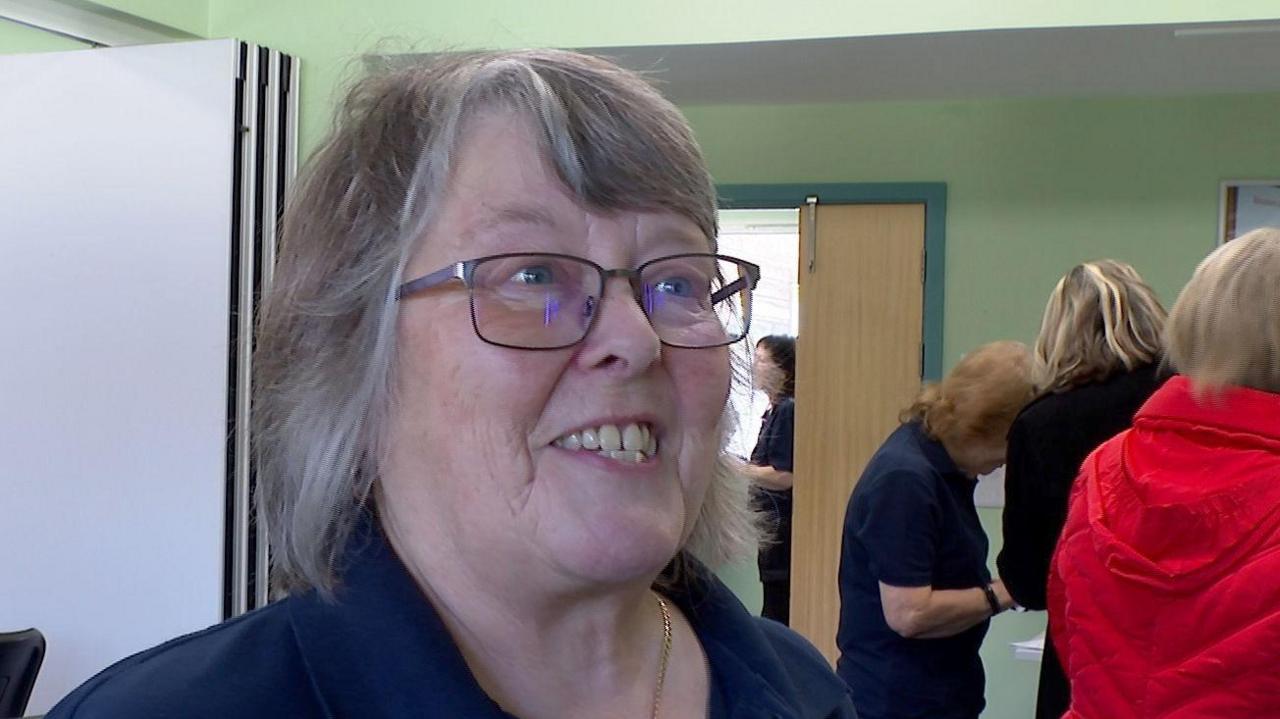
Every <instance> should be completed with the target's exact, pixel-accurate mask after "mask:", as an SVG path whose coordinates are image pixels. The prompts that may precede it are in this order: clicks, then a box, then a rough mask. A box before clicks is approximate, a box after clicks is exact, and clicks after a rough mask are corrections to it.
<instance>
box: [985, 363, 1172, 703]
mask: <svg viewBox="0 0 1280 719" xmlns="http://www.w3.org/2000/svg"><path fill="white" fill-rule="evenodd" d="M1161 380H1162V376H1161V375H1160V374H1159V373H1158V371H1157V369H1156V366H1155V365H1148V366H1145V367H1140V368H1138V369H1136V370H1134V371H1133V372H1125V373H1121V374H1118V375H1113V376H1112V377H1110V378H1109V379H1107V380H1105V381H1103V382H1096V383H1092V384H1086V385H1082V386H1080V387H1076V388H1073V389H1070V390H1067V391H1066V392H1061V393H1058V394H1050V395H1046V396H1044V397H1041V398H1039V399H1037V400H1036V401H1034V402H1032V403H1031V404H1029V405H1027V407H1026V408H1025V409H1024V410H1023V411H1022V412H1021V414H1019V415H1018V417H1017V419H1015V420H1014V422H1013V427H1012V428H1011V429H1010V431H1009V455H1008V464H1007V465H1006V467H1005V475H1004V481H1005V507H1004V547H1003V548H1002V549H1001V550H1000V555H999V557H997V559H996V565H997V567H999V570H1000V578H1001V579H1002V580H1004V583H1005V587H1006V588H1007V589H1008V590H1009V593H1010V594H1011V595H1013V598H1014V600H1015V601H1016V602H1017V603H1018V604H1020V605H1021V606H1024V607H1026V608H1028V609H1041V610H1042V609H1044V608H1045V587H1046V586H1047V584H1048V581H1049V560H1050V558H1051V557H1052V556H1053V549H1054V546H1055V545H1056V544H1057V542H1058V535H1059V534H1061V532H1062V525H1063V522H1065V521H1066V518H1067V497H1068V496H1069V495H1070V493H1071V485H1072V483H1073V482H1074V481H1075V478H1076V474H1077V473H1078V472H1079V470H1080V465H1081V463H1083V462H1084V458H1085V457H1087V456H1088V455H1089V453H1090V452H1092V451H1093V450H1095V449H1097V447H1098V445H1100V444H1102V443H1103V442H1105V441H1106V440H1108V439H1110V438H1111V437H1113V436H1115V435H1116V434H1117V433H1119V432H1121V431H1122V430H1124V429H1126V428H1128V427H1129V425H1130V423H1131V422H1132V421H1133V416H1134V414H1135V413H1136V412H1137V411H1138V408H1139V407H1141V406H1142V403H1143V402H1145V401H1146V400H1147V398H1148V397H1150V396H1151V393H1152V392H1154V391H1155V390H1156V388H1157V387H1159V386H1160V382H1161ZM1070 698H1071V695H1070V688H1069V687H1068V686H1067V679H1066V676H1065V675H1064V674H1063V673H1062V667H1061V665H1060V664H1059V663H1058V655H1057V652H1055V651H1054V647H1053V644H1052V642H1051V641H1046V642H1045V648H1044V658H1043V659H1042V660H1041V662H1040V693H1039V699H1038V701H1037V704H1036V719H1058V718H1059V717H1061V716H1062V713H1063V712H1065V711H1066V710H1067V705H1068V703H1069V702H1070Z"/></svg>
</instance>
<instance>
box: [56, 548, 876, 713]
mask: <svg viewBox="0 0 1280 719" xmlns="http://www.w3.org/2000/svg"><path fill="white" fill-rule="evenodd" d="M363 526H364V527H365V529H364V530H362V531H361V532H359V533H358V536H360V537H361V538H360V539H355V540H353V542H352V546H357V545H358V546H359V548H358V549H356V550H354V551H351V552H349V554H348V556H349V558H350V561H349V564H348V566H347V569H346V571H345V572H344V574H343V585H342V587H341V588H340V589H339V591H338V592H337V595H336V602H326V601H324V600H322V599H321V598H319V597H318V596H317V595H315V594H314V593H307V594H302V595H297V596H293V597H290V598H288V599H284V600H281V601H278V602H276V603H274V604H271V605H269V606H266V607H264V608H262V609H259V610H257V611H254V612H251V613H249V614H246V615H244V616H242V617H238V618H236V619H232V620H230V621H227V622H224V623H222V624H219V625H216V626H214V627H211V628H209V629H206V630H204V631H202V632H197V633H195V634H191V635H188V636H185V637H181V638H179V639H175V640H173V641H170V642H168V643H166V644H163V645H161V646H159V647H156V648H154V649H151V650H149V651H145V652H142V653H140V654H137V655H134V656H132V657H130V658H128V659H125V660H124V661H122V662H120V663H118V664H116V665H115V666H113V667H110V668H108V669H106V670H105V671H103V672H102V673H100V674H98V675H97V676H96V677H94V678H93V679H91V680H89V681H88V682H86V683H85V684H84V685H83V686H81V687H80V688H79V689H77V690H76V691H75V692H73V693H72V694H71V695H69V696H68V697H67V698H66V699H64V700H63V701H62V702H61V703H59V704H58V705H57V706H56V707H54V708H53V710H52V711H51V712H50V713H49V714H48V718H47V719H71V718H73V717H74V718H75V719H116V718H119V719H161V718H166V719H167V718H170V717H171V718H173V719H228V718H229V717H235V719H258V718H261V719H268V718H270V719H280V718H281V717H288V718H289V719H309V718H311V717H316V718H320V717H324V718H325V719H337V718H341V719H366V718H367V719H383V718H385V719H392V718H394V719H403V718H404V717H465V718H466V719H483V718H484V717H504V718H505V717H509V716H510V715H508V714H506V713H504V712H503V711H502V710H501V708H499V707H498V705H497V704H495V703H494V702H493V701H492V700H491V699H490V698H489V697H488V696H487V695H486V694H485V693H484V691H483V690H482V689H481V688H480V686H479V684H478V683H477V682H476V679H475V677H474V676H472V674H471V672H470V671H469V670H468V668H467V665H466V662H465V661H464V660H463V658H462V655H461V653H460V652H459V650H458V648H457V646H456V645H455V644H454V643H453V640H452V638H451V637H450V635H449V633H448V631H447V630H446V629H445V626H444V624H443V623H442V622H441V620H440V617H439V615H438V614H437V613H436V612H435V610H434V609H433V608H432V606H431V604H430V603H429V602H427V601H426V600H425V599H424V598H423V596H422V593H421V592H420V590H419V589H418V586H417V585H416V584H415V583H414V580H413V579H412V578H411V577H410V575H409V573H408V571H407V570H406V569H405V567H404V565H403V564H402V563H401V562H400V560H399V559H398V557H397V556H396V555H395V553H394V552H393V551H392V550H391V549H390V548H389V547H388V546H387V545H386V543H385V542H384V541H383V540H382V537H381V534H380V533H379V532H378V531H376V530H373V529H370V525H369V524H366V525H363ZM682 586H683V587H684V588H683V589H681V590H679V591H672V592H669V593H668V596H669V597H670V599H671V600H672V601H673V602H674V603H675V604H676V605H677V606H679V607H680V608H681V610H682V611H683V612H684V613H685V615H686V616H687V617H688V618H689V621H690V622H691V624H692V625H693V628H694V630H695V631H696V632H697V634H698V638H699V640H700V641H701V643H702V646H703V649H704V651H705V652H706V655H707V658H708V660H709V662H710V665H711V670H712V676H711V684H712V702H711V703H712V707H713V710H712V712H711V716H713V717H715V718H716V719H719V718H720V717H726V718H728V717H735V718H737V717H742V718H744V719H745V718H756V717H759V718H761V719H763V718H765V717H769V718H771V719H772V718H774V717H796V718H800V717H804V718H806V719H809V718H811V719H847V718H849V717H855V715H854V712H853V708H852V705H851V704H850V701H849V697H848V695H847V692H846V689H845V687H844V685H843V683H842V682H841V681H840V680H839V679H838V678H837V677H836V676H835V674H833V673H832V671H831V669H830V668H829V667H828V665H827V663H826V661H825V660H824V659H823V658H822V656H821V655H820V654H819V653H818V652H817V650H815V649H814V648H813V647H812V646H811V645H810V644H809V643H808V642H806V641H805V640H804V639H801V638H800V636H799V635H797V634H795V633H793V632H791V631H790V630H788V629H786V628H785V627H782V626H780V625H778V624H776V623H774V622H770V621H767V620H761V619H758V618H755V617H752V616H751V615H750V614H749V613H748V612H747V611H746V609H745V608H743V606H742V604H741V603H740V602H739V601H738V600H737V598H736V597H734V595H733V593H732V592H730V591H729V590H728V589H727V588H726V587H725V586H724V585H722V584H720V583H719V582H718V581H717V580H716V579H715V578H714V577H713V576H711V575H710V574H705V575H702V576H700V578H697V579H690V580H689V581H687V582H685V583H684V584H683V585H682ZM548 660H549V661H554V658H548Z"/></svg>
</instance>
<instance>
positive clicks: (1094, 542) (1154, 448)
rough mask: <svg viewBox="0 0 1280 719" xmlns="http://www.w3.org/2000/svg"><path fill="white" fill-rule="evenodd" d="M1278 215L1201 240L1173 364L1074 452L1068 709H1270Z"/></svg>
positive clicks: (1277, 627)
mask: <svg viewBox="0 0 1280 719" xmlns="http://www.w3.org/2000/svg"><path fill="white" fill-rule="evenodd" d="M1277 278H1280V230H1276V229H1267V230H1257V231H1254V232H1251V233H1249V234H1247V235H1244V236H1242V237H1240V238H1239V239H1235V240H1232V241H1230V242H1228V243H1226V244H1225V245H1223V246H1222V247H1220V248H1218V249H1217V250H1216V251H1215V252H1213V253H1212V254H1210V255H1209V257H1208V258H1207V259H1205V261H1204V262H1202V263H1201V264H1200V267H1199V268H1198V269H1197V270H1196V272H1195V275H1194V276H1193V277H1192V278H1191V281H1190V283H1188V284H1187V286H1186V288H1184V289H1183V290H1182V294H1181V295H1180V296H1179V297H1178V301H1177V302H1176V303H1174V306H1173V310H1172V311H1170V313H1169V319H1168V322H1167V324H1166V325H1165V341H1166V344H1167V347H1168V359H1169V361H1170V362H1171V363H1172V365H1173V368H1174V369H1175V370H1177V372H1178V373H1179V374H1178V375H1177V376H1174V377H1173V378H1172V379H1170V380H1169V381H1168V382H1166V383H1165V384H1164V385H1163V386H1162V387H1161V388H1160V389H1158V390H1156V392H1155V394H1153V395H1152V396H1151V398H1150V399H1149V400H1148V401H1147V402H1146V404H1144V405H1143V406H1142V409H1141V410H1139V412H1138V415H1137V417H1136V418H1135V419H1134V422H1133V428H1132V429H1130V430H1128V431H1126V432H1124V433H1122V434H1120V435H1118V436H1116V437H1115V438H1113V439H1111V440H1110V441H1108V442H1107V443H1106V444H1104V445H1102V446H1101V447H1099V448H1098V450H1097V451H1095V452H1094V453H1093V454H1092V455H1090V456H1089V458H1088V459H1087V460H1086V461H1085V463H1084V467H1083V468H1082V470H1081V472H1080V476H1079V478H1078V479H1076V483H1075V487H1074V489H1073V490H1072V494H1071V504H1070V509H1069V510H1068V513H1067V522H1066V526H1065V527H1064V528H1063V531H1062V538H1061V540H1060V541H1059V543H1058V549H1057V552H1056V553H1055V555H1054V558H1053V564H1052V567H1051V571H1050V575H1049V617H1050V628H1051V630H1052V631H1053V638H1054V643H1055V644H1056V645H1057V647H1058V653H1059V656H1060V657H1061V659H1062V666H1063V668H1064V669H1066V672H1067V677H1068V678H1069V679H1070V681H1071V708H1070V710H1069V711H1068V712H1067V713H1066V714H1065V715H1064V717H1066V718H1067V719H1138V718H1145V717H1185V718H1186V719H1191V718H1192V717H1214V718H1215V719H1232V718H1235V717H1239V718H1240V719H1244V718H1246V717H1248V718H1249V719H1252V718H1254V717H1276V716H1280V672H1278V671H1277V670H1276V668H1277V667H1280V281H1278V280H1277Z"/></svg>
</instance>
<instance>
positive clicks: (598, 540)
mask: <svg viewBox="0 0 1280 719" xmlns="http://www.w3.org/2000/svg"><path fill="white" fill-rule="evenodd" d="M601 519H603V518H601ZM667 525H669V526H667ZM681 535H682V527H680V526H678V525H676V524H674V523H672V522H670V520H668V521H666V522H654V521H644V520H643V519H642V518H639V517H616V516H615V517H610V518H608V519H607V520H604V521H601V520H595V521H592V520H587V519H586V518H578V520H577V521H575V522H573V523H572V525H570V526H562V527H560V528H559V531H557V532H556V533H555V535H554V536H552V537H548V540H550V541H549V544H550V545H551V546H549V547H548V549H549V550H550V552H551V553H552V556H553V557H554V561H555V563H556V564H558V565H559V566H560V567H561V568H562V569H563V571H564V572H565V573H566V574H569V575H572V576H575V577H578V578H580V579H582V580H584V581H587V582H591V583H595V584H601V585H610V584H628V583H633V582H638V581H644V582H649V581H652V580H653V578H654V577H656V576H657V575H658V573H660V572H661V571H662V569H663V568H664V567H666V566H667V563H669V562H670V561H671V558H672V557H674V556H675V555H676V552H678V551H679V549H680V538H681Z"/></svg>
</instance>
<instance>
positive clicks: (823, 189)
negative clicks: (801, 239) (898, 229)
mask: <svg viewBox="0 0 1280 719" xmlns="http://www.w3.org/2000/svg"><path fill="white" fill-rule="evenodd" d="M716 192H717V193H718V194H719V197H720V209H722V210H737V209H743V210H772V209H795V208H802V207H804V206H805V205H806V204H808V199H807V198H809V197H812V196H815V195H816V196H817V197H818V202H819V203H820V204H823V203H825V204H840V205H859V204H860V205H893V204H913V205H914V204H923V205H924V304H923V306H922V308H923V312H922V314H923V319H924V326H923V327H922V328H921V333H920V338H921V342H922V343H923V344H924V348H923V351H924V357H923V363H922V364H921V374H922V377H921V379H922V380H924V381H925V382H937V381H938V380H940V379H942V358H943V353H942V349H943V347H942V342H943V316H944V309H945V305H946V303H945V300H946V294H945V293H946V258H947V254H946V249H947V183H945V182H848V183H841V182H812V183H785V184H718V185H716Z"/></svg>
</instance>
